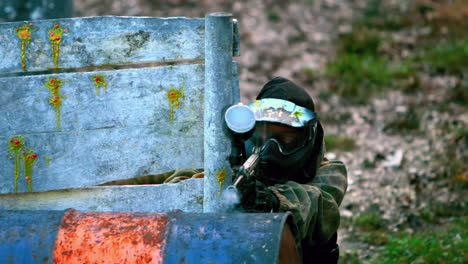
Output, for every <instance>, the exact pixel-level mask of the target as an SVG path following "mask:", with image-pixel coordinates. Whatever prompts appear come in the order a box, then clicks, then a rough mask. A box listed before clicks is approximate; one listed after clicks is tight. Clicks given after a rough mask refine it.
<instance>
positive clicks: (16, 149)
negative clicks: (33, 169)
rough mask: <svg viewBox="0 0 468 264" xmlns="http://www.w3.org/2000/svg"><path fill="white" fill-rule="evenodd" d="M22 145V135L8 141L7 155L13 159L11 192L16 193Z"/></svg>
mask: <svg viewBox="0 0 468 264" xmlns="http://www.w3.org/2000/svg"><path fill="white" fill-rule="evenodd" d="M23 146H24V137H22V136H14V137H12V138H11V139H10V140H9V141H8V155H9V157H10V159H13V160H14V164H15V167H14V183H13V192H14V193H18V179H19V176H20V173H21V150H22V149H23Z"/></svg>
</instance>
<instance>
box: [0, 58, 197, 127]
mask: <svg viewBox="0 0 468 264" xmlns="http://www.w3.org/2000/svg"><path fill="white" fill-rule="evenodd" d="M203 72H204V65H203V64H198V65H197V64H195V65H194V64H190V65H175V66H166V67H154V68H141V69H129V70H116V71H105V72H86V73H64V74H57V75H36V76H27V77H9V78H0V91H1V94H2V96H0V120H1V122H0V136H2V135H3V136H5V135H16V134H34V133H44V132H53V131H75V130H86V129H100V128H105V127H106V128H109V127H127V126H142V125H151V124H160V123H166V124H169V120H170V113H171V101H170V100H169V98H168V93H169V92H170V90H171V89H176V90H177V91H180V90H181V89H182V88H183V89H184V97H183V98H179V99H178V101H179V103H180V106H179V108H178V109H177V108H175V107H174V106H175V105H173V107H172V108H173V114H174V117H173V119H174V120H173V122H193V121H200V120H202V119H203V90H204V75H203ZM93 76H101V77H100V78H103V79H105V81H106V83H107V89H104V88H103V86H102V85H100V86H99V88H98V90H99V95H97V93H96V86H95V83H94V82H93V80H92V77H93ZM51 78H59V79H60V80H62V81H63V85H62V86H60V94H61V95H62V96H63V98H62V102H61V105H60V129H58V128H57V117H56V109H55V108H54V106H53V105H51V104H50V99H51V98H52V97H53V95H52V94H51V92H50V90H49V89H48V88H47V87H45V84H46V83H47V82H48V81H49V80H50V79H51Z"/></svg>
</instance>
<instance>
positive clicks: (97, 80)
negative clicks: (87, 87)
mask: <svg viewBox="0 0 468 264" xmlns="http://www.w3.org/2000/svg"><path fill="white" fill-rule="evenodd" d="M91 80H92V81H93V82H94V86H95V87H96V96H99V88H100V87H102V89H104V90H106V89H107V82H106V77H105V76H104V75H103V74H96V75H93V76H91Z"/></svg>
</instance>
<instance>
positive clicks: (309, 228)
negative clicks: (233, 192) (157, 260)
mask: <svg viewBox="0 0 468 264" xmlns="http://www.w3.org/2000/svg"><path fill="white" fill-rule="evenodd" d="M256 99H257V100H256V101H254V102H252V103H250V105H249V107H250V108H251V109H252V110H253V111H254V114H255V119H256V121H257V122H256V128H255V132H254V134H253V136H252V137H251V138H250V140H249V141H250V144H253V145H254V146H257V147H261V151H260V165H259V166H260V177H257V179H258V180H257V182H256V183H255V184H251V185H250V187H247V188H240V189H239V190H240V192H241V194H242V196H241V205H242V206H243V207H244V208H245V209H246V210H247V211H250V212H287V211H289V212H291V213H292V215H293V221H294V224H295V228H296V234H295V235H296V240H297V242H298V245H301V247H302V255H303V263H337V262H338V257H339V249H338V245H337V229H338V226H339V223H340V214H339V209H338V207H339V205H340V204H341V201H342V199H343V196H344V194H345V192H346V188H347V179H346V167H345V165H344V164H343V163H342V162H341V161H328V160H327V159H326V158H324V152H325V151H324V150H325V146H324V141H323V139H324V131H323V128H322V126H321V124H320V122H319V120H318V117H317V114H316V113H315V107H314V103H313V101H312V98H311V97H310V96H309V95H308V94H307V92H306V91H305V90H304V89H303V88H301V87H299V86H298V85H296V84H295V83H293V82H291V81H289V80H287V79H285V78H281V77H276V78H274V79H272V80H271V81H269V82H268V83H266V84H265V85H264V87H263V88H262V90H261V91H260V93H259V94H258V96H257V98H256ZM291 117H294V118H291ZM247 149H249V147H247Z"/></svg>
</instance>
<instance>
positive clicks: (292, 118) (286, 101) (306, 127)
mask: <svg viewBox="0 0 468 264" xmlns="http://www.w3.org/2000/svg"><path fill="white" fill-rule="evenodd" d="M249 108H250V109H251V110H253V112H254V115H255V119H256V125H255V126H256V127H255V131H254V134H253V136H252V137H251V138H250V139H249V141H248V142H247V144H246V145H247V151H249V150H250V151H252V149H253V148H254V147H256V148H260V149H261V151H260V162H259V164H260V165H259V167H260V169H259V173H258V176H257V181H256V182H254V183H250V184H247V185H246V186H241V187H240V188H238V190H239V191H240V193H241V201H240V202H241V204H240V205H241V207H243V209H244V210H245V211H247V212H290V213H291V214H292V215H293V222H294V226H292V229H293V230H294V233H295V237H296V244H297V245H299V246H300V247H301V251H302V258H303V263H320V264H328V263H333V264H335V263H337V262H338V257H339V249H338V245H337V230H338V226H339V223H340V213H339V209H338V207H339V205H340V204H341V201H342V200H343V196H344V195H345V192H346V188H347V179H346V167H345V165H344V164H343V163H342V162H341V161H329V160H327V159H326V158H325V157H324V152H325V146H324V141H323V139H324V131H323V128H322V126H321V124H320V122H319V119H318V116H317V114H316V113H315V107H314V103H313V101H312V98H311V97H310V96H309V95H308V94H307V92H306V91H305V90H304V89H303V88H301V87H300V86H298V85H296V84H295V83H293V82H291V81H289V80H287V79H285V78H281V77H276V78H274V79H272V80H270V81H269V82H267V83H266V84H265V85H264V87H263V88H262V90H261V91H260V93H259V94H258V96H257V98H256V101H254V102H251V103H250V104H249ZM150 176H151V177H150ZM150 176H146V177H140V178H139V179H132V180H133V181H137V182H136V183H138V184H146V183H148V181H149V182H150V183H161V182H164V183H177V182H179V181H181V180H185V179H189V178H202V177H203V176H204V174H203V171H202V170H195V169H184V170H176V171H172V172H168V173H165V174H161V175H150ZM155 177H156V178H155ZM153 178H155V179H153ZM118 182H120V181H118ZM111 183H112V184H116V183H117V182H111ZM117 184H129V183H128V180H123V181H122V183H117ZM130 184H131V183H130Z"/></svg>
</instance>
